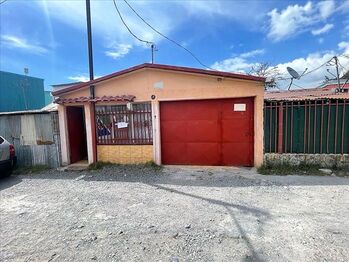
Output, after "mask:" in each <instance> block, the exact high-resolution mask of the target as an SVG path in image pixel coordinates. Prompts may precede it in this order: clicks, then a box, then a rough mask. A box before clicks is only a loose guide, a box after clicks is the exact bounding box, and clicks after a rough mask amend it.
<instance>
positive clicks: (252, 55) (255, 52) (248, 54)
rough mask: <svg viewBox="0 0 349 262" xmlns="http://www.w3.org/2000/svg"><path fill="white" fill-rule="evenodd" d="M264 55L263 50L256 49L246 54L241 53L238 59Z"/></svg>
mask: <svg viewBox="0 0 349 262" xmlns="http://www.w3.org/2000/svg"><path fill="white" fill-rule="evenodd" d="M264 53H265V50H264V49H256V50H252V51H249V52H246V53H242V54H240V57H242V58H249V57H255V56H257V55H263V54H264Z"/></svg>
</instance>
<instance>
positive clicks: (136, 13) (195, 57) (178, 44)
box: [113, 0, 218, 71]
mask: <svg viewBox="0 0 349 262" xmlns="http://www.w3.org/2000/svg"><path fill="white" fill-rule="evenodd" d="M113 1H115V0H113ZM124 2H125V3H126V4H127V5H128V7H129V8H130V9H131V10H132V11H133V13H135V15H136V16H138V18H139V19H141V20H142V21H143V23H145V24H146V25H147V26H149V27H150V28H151V29H152V30H153V31H154V32H156V33H157V34H159V35H160V36H162V37H163V38H165V39H167V40H168V41H170V42H172V43H173V44H174V45H176V46H178V47H180V48H182V49H184V50H185V51H187V52H188V53H189V54H190V55H191V56H192V57H193V58H194V59H195V60H196V61H197V62H198V63H199V64H200V65H202V66H203V67H205V68H207V69H210V70H214V71H218V70H216V69H213V68H211V67H209V66H207V65H205V64H204V63H203V62H201V61H200V59H199V58H198V57H197V56H196V55H195V54H194V53H193V52H192V51H190V50H189V49H188V48H186V47H185V46H183V45H181V44H180V43H178V42H177V41H175V40H173V39H171V38H169V37H168V36H166V35H165V34H163V33H161V32H160V31H159V30H157V29H156V28H154V27H153V26H152V25H151V24H149V23H148V22H147V21H146V20H145V19H144V18H143V17H142V16H141V15H140V14H139V13H138V12H137V11H136V10H135V9H134V8H133V7H132V6H131V4H130V3H129V2H128V1H126V0H124Z"/></svg>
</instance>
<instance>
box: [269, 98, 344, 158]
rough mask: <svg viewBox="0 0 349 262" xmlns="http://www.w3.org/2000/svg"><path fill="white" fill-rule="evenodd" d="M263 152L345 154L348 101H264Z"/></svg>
mask: <svg viewBox="0 0 349 262" xmlns="http://www.w3.org/2000/svg"><path fill="white" fill-rule="evenodd" d="M264 151H265V153H305V154H348V153H349V100H344V99H332V100H328V99H322V100H309V101H283V102H280V101H277V102H272V101H266V102H265V104H264Z"/></svg>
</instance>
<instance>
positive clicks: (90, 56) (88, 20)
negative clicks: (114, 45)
mask: <svg viewBox="0 0 349 262" xmlns="http://www.w3.org/2000/svg"><path fill="white" fill-rule="evenodd" d="M86 23H87V41H88V42H87V43H88V65H89V72H90V81H92V80H93V79H94V74H93V54H92V30H91V10H90V0H86ZM90 97H91V98H92V99H94V98H95V87H94V85H93V84H92V83H91V84H90ZM90 110H91V114H90V115H91V119H90V120H91V128H92V130H91V131H92V132H91V133H92V143H93V162H96V161H97V143H96V141H97V134H96V118H95V102H94V101H92V102H91V106H90Z"/></svg>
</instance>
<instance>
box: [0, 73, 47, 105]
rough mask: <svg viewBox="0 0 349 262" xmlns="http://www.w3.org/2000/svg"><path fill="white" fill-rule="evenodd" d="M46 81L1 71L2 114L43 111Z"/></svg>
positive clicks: (0, 97)
mask: <svg viewBox="0 0 349 262" xmlns="http://www.w3.org/2000/svg"><path fill="white" fill-rule="evenodd" d="M45 105H46V103H45V91H44V79H41V78H37V77H32V76H27V75H19V74H14V73H9V72H4V71H0V112H9V111H23V110H33V109H41V108H42V107H44V106H45Z"/></svg>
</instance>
